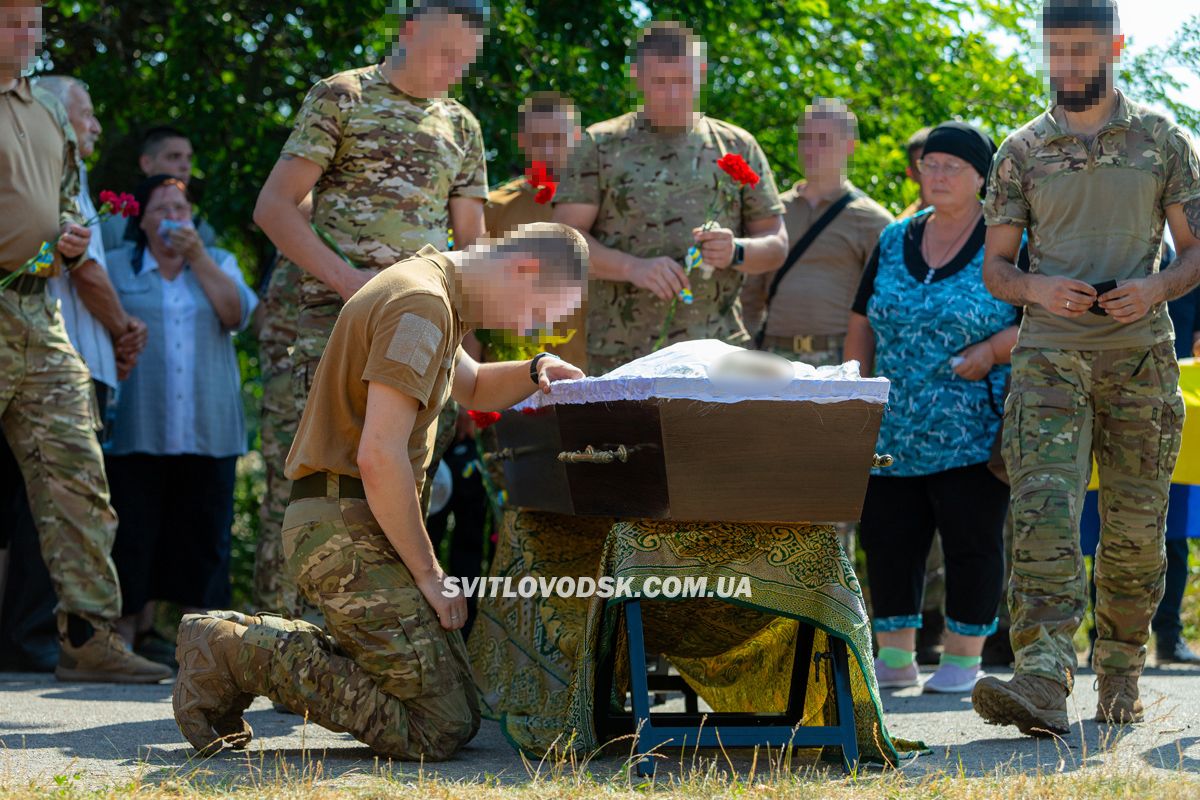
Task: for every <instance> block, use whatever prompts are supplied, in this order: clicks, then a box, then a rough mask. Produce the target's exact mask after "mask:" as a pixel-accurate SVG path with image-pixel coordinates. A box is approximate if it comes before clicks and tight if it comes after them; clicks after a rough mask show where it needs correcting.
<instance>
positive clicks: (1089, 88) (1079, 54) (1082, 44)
mask: <svg viewBox="0 0 1200 800" xmlns="http://www.w3.org/2000/svg"><path fill="white" fill-rule="evenodd" d="M1043 37H1044V47H1045V53H1046V67H1047V69H1048V71H1049V73H1050V88H1051V90H1053V92H1054V98H1055V101H1056V102H1057V103H1058V104H1059V105H1061V106H1062V107H1063V108H1065V109H1066V110H1067V111H1074V112H1079V111H1086V110H1087V109H1088V108H1091V107H1092V106H1094V105H1096V104H1097V103H1098V102H1100V101H1101V100H1103V99H1104V98H1105V97H1106V96H1107V95H1108V94H1109V92H1110V91H1111V90H1112V85H1113V77H1112V66H1113V63H1114V62H1115V61H1116V60H1117V58H1118V57H1119V56H1120V54H1121V48H1122V47H1123V46H1124V43H1125V37H1123V36H1120V35H1117V36H1114V35H1112V34H1110V33H1107V32H1105V31H1103V30H1099V29H1096V28H1090V27H1082V28H1064V29H1055V30H1048V31H1043Z"/></svg>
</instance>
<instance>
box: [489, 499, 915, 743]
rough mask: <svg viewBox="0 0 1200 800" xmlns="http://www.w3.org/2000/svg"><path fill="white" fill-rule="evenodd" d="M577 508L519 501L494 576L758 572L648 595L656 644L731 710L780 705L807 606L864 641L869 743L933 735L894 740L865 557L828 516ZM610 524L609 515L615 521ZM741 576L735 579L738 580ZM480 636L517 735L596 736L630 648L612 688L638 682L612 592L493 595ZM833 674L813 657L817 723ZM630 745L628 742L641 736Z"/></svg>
mask: <svg viewBox="0 0 1200 800" xmlns="http://www.w3.org/2000/svg"><path fill="white" fill-rule="evenodd" d="M612 523H613V521H612V520H600V519H595V518H585V517H566V516H561V515H556V514H546V513H542V512H531V511H511V510H510V511H508V512H506V514H505V518H504V521H503V525H502V527H501V531H500V537H499V543H498V546H497V553H496V557H495V559H494V561H493V569H492V574H493V575H500V576H509V575H511V576H512V577H513V579H514V583H515V581H516V579H517V578H519V577H522V576H524V575H535V576H546V577H549V576H553V575H560V576H568V575H569V576H572V577H578V576H583V575H592V576H596V577H599V576H601V575H610V576H613V577H615V578H626V577H628V578H631V579H632V581H633V587H634V589H635V590H637V589H640V588H641V586H642V582H643V581H644V580H645V578H647V577H649V576H651V575H654V576H657V577H660V578H666V577H668V576H672V575H674V576H677V577H680V578H687V577H700V576H704V577H706V578H707V580H708V585H709V587H710V588H711V587H715V586H716V585H717V580H718V578H725V579H726V584H727V585H738V583H739V582H740V581H741V579H742V578H743V577H746V578H748V579H749V583H750V590H751V596H750V597H739V598H737V599H736V601H734V602H727V601H721V600H715V599H687V600H677V601H668V600H643V602H642V608H643V622H644V627H645V639H646V649H647V652H648V653H661V654H663V655H665V656H666V657H667V658H668V660H669V661H670V662H671V663H672V664H673V665H674V666H675V668H676V669H678V670H679V672H680V674H681V675H682V676H683V677H684V679H685V680H686V681H687V682H688V684H689V685H690V686H691V687H692V688H693V689H694V690H695V691H696V693H697V694H698V695H699V696H700V697H702V698H703V699H704V700H705V702H707V703H708V704H709V705H710V706H711V707H712V708H713V709H714V710H715V711H718V712H733V711H741V712H759V713H770V712H781V711H783V710H784V708H785V706H786V702H787V693H788V689H789V685H790V675H791V668H792V660H793V654H794V642H795V638H796V630H797V621H803V622H806V623H809V624H812V625H814V626H815V627H816V636H815V640H814V647H815V648H817V649H819V650H824V649H827V645H826V642H827V639H826V637H828V636H830V635H832V636H836V637H838V638H840V639H842V640H843V641H845V642H846V643H847V645H848V647H849V651H850V655H851V658H850V665H851V669H850V679H851V693H852V695H853V697H854V706H855V721H856V724H857V727H858V740H859V749H860V754H861V758H863V759H864V760H873V761H882V762H888V763H895V762H896V761H898V760H899V759H901V758H903V757H905V756H906V755H907V754H911V753H913V752H916V751H919V750H922V749H924V746H923V745H922V744H920V743H918V742H908V741H904V740H894V739H892V738H891V736H890V735H889V734H888V732H887V729H886V727H885V726H884V724H883V709H882V706H881V704H880V701H879V690H878V687H877V685H876V682H875V672H874V667H873V662H872V650H871V634H870V626H869V623H868V621H867V614H866V606H865V604H864V602H863V598H862V592H861V589H860V587H859V584H858V579H857V577H856V576H855V574H854V569H853V567H852V566H851V565H850V563H849V561H848V560H847V559H846V557H845V554H844V553H843V552H842V549H841V546H840V544H839V542H838V538H837V535H836V532H835V531H834V529H833V528H832V527H829V526H813V525H785V524H769V523H681V522H675V521H649V520H634V521H621V522H617V523H616V524H612ZM610 526H611V529H610ZM730 581H732V583H729V582H730ZM479 612H480V613H479V617H478V620H477V621H476V623H475V627H474V629H473V630H472V633H471V639H470V641H469V643H468V647H469V649H470V651H471V657H472V663H473V665H474V667H475V669H476V676H477V680H478V682H479V686H480V689H481V692H482V695H483V706H484V709H485V713H487V714H489V715H490V716H491V717H492V718H494V719H498V720H499V721H500V722H501V726H502V729H503V731H504V734H505V736H507V737H508V738H509V740H510V741H511V742H512V743H513V744H514V746H516V747H517V748H519V749H521V750H523V751H525V752H528V753H531V754H534V755H540V754H542V753H545V752H546V751H547V750H548V749H550V748H552V747H554V746H555V745H556V744H557V745H558V746H560V747H561V746H564V745H566V744H567V743H568V742H570V744H571V746H574V747H578V748H580V749H583V750H592V749H594V748H596V747H597V746H599V745H601V744H603V742H600V741H597V737H596V732H595V729H594V704H595V702H596V698H595V683H596V681H595V677H596V676H595V670H596V666H597V664H600V663H603V660H604V658H605V657H606V655H607V654H608V648H610V647H615V648H616V654H615V655H616V658H615V663H616V670H615V677H614V681H613V684H614V687H613V688H614V693H613V694H614V696H613V697H612V698H608V700H607V701H608V702H610V703H612V704H613V706H614V707H616V706H618V705H619V703H618V701H617V698H618V697H623V696H624V692H625V690H626V689H627V687H628V674H629V664H628V654H627V652H626V643H625V634H624V625H623V615H622V614H621V613H620V608H619V601H618V600H607V601H606V600H604V599H601V598H593V599H591V600H587V599H582V600H581V599H577V598H569V599H564V598H560V597H557V596H554V597H551V598H540V597H539V598H536V599H524V598H509V599H490V598H489V599H481V601H480V604H479ZM832 693H833V688H832V682H831V681H830V680H829V679H828V671H827V670H811V672H810V677H809V683H808V693H807V696H806V702H805V720H804V723H805V724H811V725H825V724H832V699H831V695H832ZM624 748H625V750H626V751H628V743H625V745H624Z"/></svg>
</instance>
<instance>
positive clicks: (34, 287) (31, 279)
mask: <svg viewBox="0 0 1200 800" xmlns="http://www.w3.org/2000/svg"><path fill="white" fill-rule="evenodd" d="M4 290H5V291H6V292H16V293H17V294H41V293H42V292H44V291H46V279H45V278H39V277H38V276H36V275H30V274H29V273H28V272H26V273H25V274H24V275H21V276H19V277H17V278H15V279H14V280H13V282H12V283H10V284H9V285H8V286H5V287H4Z"/></svg>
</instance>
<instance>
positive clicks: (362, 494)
mask: <svg viewBox="0 0 1200 800" xmlns="http://www.w3.org/2000/svg"><path fill="white" fill-rule="evenodd" d="M328 478H329V473H328V472H314V473H313V474H312V475H305V476H304V477H303V478H299V479H297V480H294V481H292V496H291V499H290V501H289V502H292V503H294V502H296V501H297V500H308V499H310V498H313V497H330V496H331V495H330V494H329V481H328ZM337 479H338V481H337V495H336V497H335V499H337V498H341V499H343V500H366V499H367V491H366V489H364V488H363V482H362V481H361V480H359V479H358V478H352V477H350V476H349V475H338V476H337Z"/></svg>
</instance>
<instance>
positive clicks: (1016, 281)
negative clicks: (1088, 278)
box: [983, 225, 1096, 317]
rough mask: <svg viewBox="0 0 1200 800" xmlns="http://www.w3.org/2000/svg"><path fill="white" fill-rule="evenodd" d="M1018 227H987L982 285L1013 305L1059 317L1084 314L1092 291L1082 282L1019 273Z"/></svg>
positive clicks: (1092, 300) (1089, 303)
mask: <svg viewBox="0 0 1200 800" xmlns="http://www.w3.org/2000/svg"><path fill="white" fill-rule="evenodd" d="M1021 234H1022V228H1020V227H1019V226H1016V225H989V226H988V229H987V238H986V239H985V240H984V255H983V282H984V285H986V286H987V288H988V291H989V292H991V293H992V296H993V297H995V298H996V299H997V300H1003V301H1004V302H1006V303H1011V304H1012V305H1014V306H1028V305H1039V306H1042V307H1043V308H1045V309H1046V310H1047V311H1049V312H1050V313H1051V314H1057V315H1058V316H1060V317H1079V316H1082V315H1084V314H1086V313H1088V309H1089V308H1091V307H1092V304H1093V303H1094V302H1095V301H1096V290H1095V289H1093V288H1092V287H1091V285H1090V284H1087V283H1084V282H1083V281H1077V280H1072V279H1070V278H1062V277H1057V276H1049V275H1035V274H1027V273H1024V272H1022V271H1021V270H1020V269H1019V268H1018V267H1017V255H1018V254H1019V253H1020V251H1021Z"/></svg>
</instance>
